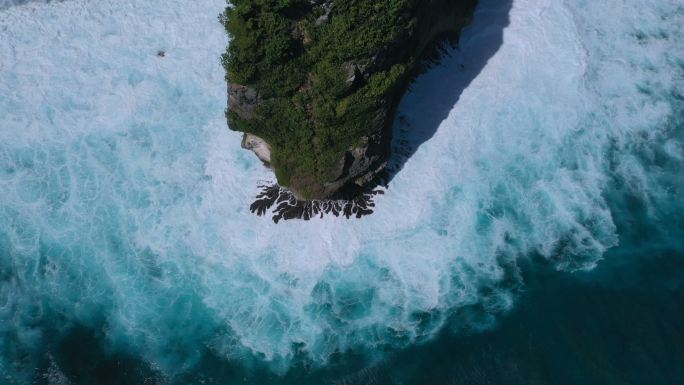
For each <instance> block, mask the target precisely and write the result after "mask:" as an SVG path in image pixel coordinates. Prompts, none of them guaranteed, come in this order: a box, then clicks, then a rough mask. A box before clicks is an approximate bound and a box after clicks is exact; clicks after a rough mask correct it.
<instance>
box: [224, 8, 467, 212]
mask: <svg viewBox="0 0 684 385" xmlns="http://www.w3.org/2000/svg"><path fill="white" fill-rule="evenodd" d="M475 1H476V0H422V1H421V0H327V1H325V0H289V1H288V0H259V1H257V0H234V1H233V2H232V3H233V5H232V6H230V7H228V8H227V9H226V12H225V13H224V14H223V15H222V16H221V21H222V22H223V24H224V26H225V27H226V30H227V32H228V34H229V35H230V37H231V43H230V45H229V48H228V50H227V52H226V53H225V54H224V55H223V64H224V66H225V68H226V73H227V79H228V81H229V86H228V87H229V90H228V92H229V97H228V109H227V113H226V115H227V118H228V122H229V127H230V128H231V129H233V130H237V131H241V132H244V133H245V138H244V140H243V147H245V148H248V149H252V150H254V151H255V153H256V154H257V156H259V158H260V159H261V160H262V161H264V163H265V164H266V165H268V166H269V167H271V168H273V170H274V172H275V174H276V177H277V179H278V183H279V184H280V185H282V186H285V187H288V188H289V189H290V190H291V191H292V192H293V193H294V194H295V195H296V196H297V198H299V199H322V198H329V197H334V195H335V194H336V193H337V192H338V191H340V189H342V188H343V187H344V186H348V185H350V184H352V183H353V184H357V185H363V184H365V183H367V182H369V181H370V180H371V179H373V178H374V176H375V175H376V174H377V173H378V172H380V171H381V170H382V169H383V168H384V167H385V164H386V161H387V158H388V156H389V144H390V139H391V126H392V122H393V118H394V110H395V108H396V106H397V104H398V103H399V100H400V98H401V96H402V94H403V92H404V90H405V88H406V87H407V85H408V83H409V82H410V80H411V78H412V76H414V75H415V72H416V71H417V68H418V65H419V62H420V60H421V58H423V57H425V56H428V55H430V54H431V51H432V50H433V49H434V48H435V47H436V44H435V43H436V42H437V41H438V39H440V38H443V37H447V36H451V37H455V36H456V35H457V34H458V31H459V30H460V28H461V27H462V26H463V25H465V24H466V23H467V22H468V21H469V19H470V17H471V15H472V11H473V9H474V7H475Z"/></svg>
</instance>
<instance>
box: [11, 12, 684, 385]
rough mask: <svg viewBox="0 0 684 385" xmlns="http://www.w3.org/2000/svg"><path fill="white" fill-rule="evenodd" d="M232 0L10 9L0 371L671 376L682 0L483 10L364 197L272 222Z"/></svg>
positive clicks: (675, 335)
mask: <svg viewBox="0 0 684 385" xmlns="http://www.w3.org/2000/svg"><path fill="white" fill-rule="evenodd" d="M224 5H225V4H224V3H223V2H222V1H221V0H197V1H192V2H187V1H181V0H165V1H161V0H117V1H113V0H74V1H63V2H58V1H53V2H24V1H5V2H2V1H0V383H7V384H29V383H39V384H43V383H45V384H93V383H119V384H120V383H132V384H142V383H158V384H166V383H172V384H174V383H177V384H191V383H221V384H222V383H237V382H238V381H239V382H242V383H260V384H266V383H269V382H272V383H307V381H309V383H312V384H325V383H344V384H353V383H359V384H361V383H388V384H389V383H396V384H399V383H404V384H405V383H427V384H440V383H444V384H447V383H468V384H473V383H497V382H499V383H501V382H500V381H503V382H509V383H511V382H514V381H518V380H520V381H519V383H554V384H558V383H608V381H613V382H614V383H630V382H631V383H647V382H648V383H659V382H660V383H677V382H682V381H684V373H682V365H681V362H682V361H681V360H678V358H681V359H682V360H684V352H682V348H681V346H684V341H683V340H682V336H683V335H684V310H682V305H681V304H682V303H684V301H683V300H682V299H684V295H682V292H684V289H683V286H682V279H681V277H682V275H681V274H677V272H680V273H681V272H682V271H683V269H684V262H683V260H684V257H683V255H684V241H683V239H684V220H683V219H682V218H683V217H682V214H683V212H684V200H683V199H682V191H683V189H684V173H683V172H682V170H683V166H684V164H683V163H684V45H682V44H681V42H682V41H684V6H683V5H682V4H681V2H680V1H679V0H640V1H637V0H605V1H600V2H592V1H583V0H565V1H560V0H554V1H552V0H514V1H513V2H512V3H511V2H510V1H497V0H482V1H481V4H480V6H479V8H478V10H477V13H476V15H475V22H474V24H473V25H472V26H471V27H469V28H468V29H466V30H465V31H464V33H463V36H462V38H461V43H460V46H459V48H458V49H452V50H450V52H449V56H447V57H445V58H444V60H443V61H442V62H441V64H439V65H437V66H434V67H433V68H432V69H431V70H430V71H428V72H427V73H426V74H424V75H422V76H421V77H420V78H419V79H418V80H417V82H416V83H415V84H414V85H413V86H412V87H411V91H410V92H409V93H408V94H407V95H406V96H405V98H404V100H403V101H402V104H401V106H400V107H399V111H398V118H397V122H396V130H397V132H402V130H403V132H405V133H406V134H405V135H407V140H409V141H410V140H411V135H412V134H411V132H413V135H417V136H418V137H420V136H421V135H423V136H425V135H424V133H425V132H429V133H430V134H429V135H428V136H429V138H422V139H419V140H416V143H420V145H419V146H416V148H414V149H412V150H411V152H412V155H411V156H410V157H409V158H408V159H406V160H405V162H403V164H402V170H401V171H400V172H399V173H397V175H395V177H394V178H393V180H392V182H391V184H390V186H389V189H388V190H387V191H386V194H385V195H384V196H382V197H380V198H379V199H377V202H376V204H377V207H376V210H375V213H374V214H373V215H371V216H368V217H364V218H363V219H360V220H353V221H348V220H345V219H341V218H335V217H332V216H330V217H325V218H324V219H321V220H311V221H308V222H305V221H289V222H287V223H281V224H278V225H276V224H274V223H273V222H272V221H271V220H270V219H269V218H264V217H256V216H254V215H251V214H250V213H249V204H250V203H251V201H252V200H253V198H254V195H255V194H256V192H257V189H256V186H257V185H258V184H259V182H260V181H264V180H266V181H268V180H272V179H273V176H272V175H271V174H270V172H268V170H266V169H264V168H263V166H262V165H261V164H260V162H259V161H258V160H257V159H256V158H255V157H254V156H253V155H252V154H251V153H250V152H247V151H244V150H242V149H241V148H240V139H241V137H240V135H239V134H238V133H234V132H231V131H229V130H228V129H227V128H226V126H225V118H224V108H225V105H226V85H225V80H224V72H223V69H222V68H221V66H220V63H219V56H220V54H221V53H222V52H223V51H224V49H225V46H226V44H228V42H227V38H226V36H225V33H224V31H223V29H222V27H221V25H220V24H219V23H218V19H217V15H218V14H219V13H220V12H221V11H222V8H223V7H224ZM488 21H491V22H488ZM483 50H485V51H486V54H484V55H483ZM159 51H164V52H165V55H164V56H163V57H161V56H159V55H158V52H159ZM454 90H458V91H459V93H458V94H457V95H454V92H453V91H454ZM423 139H427V140H423ZM642 283H643V284H642ZM594 295H595V300H589V299H586V298H592V296H594ZM611 306H612V307H611ZM606 309H608V310H606ZM583 314H588V315H587V316H584V317H583V316H582V315H583ZM592 314H596V317H592V316H591V315H592ZM616 314H618V315H616ZM554 317H555V318H554ZM572 317H576V318H572ZM611 317H614V318H611ZM547 318H548V319H549V322H550V323H544V322H543V320H545V319H547ZM594 322H595V324H594ZM554 325H558V327H557V328H555V327H554ZM582 325H584V326H582ZM592 325H596V326H594V327H592ZM611 325H614V326H615V327H614V328H613V327H611ZM630 327H634V328H635V330H631V329H630ZM636 329H638V332H637V330H636ZM563 333H564V334H563ZM525 336H527V337H525ZM529 336H537V337H529ZM528 338H529V339H528ZM537 338H539V339H540V341H541V339H543V340H544V341H546V342H539V341H537ZM535 341H536V342H535ZM582 341H595V342H596V344H599V345H591V344H590V345H588V346H586V345H583V342H582ZM606 341H615V343H612V344H608V343H607V342H606ZM625 341H628V342H625ZM630 341H631V342H630ZM668 341H669V342H668ZM672 341H675V342H676V341H679V342H680V343H678V344H677V343H674V342H672ZM587 343H588V342H587ZM621 343H623V344H626V347H624V346H623V345H620V344H621ZM600 344H604V345H605V346H604V345H600ZM649 344H651V345H649ZM646 345H648V346H646ZM601 346H604V348H602V347H601ZM528 348H529V349H528ZM406 349H408V350H406ZM478 349H485V350H478ZM625 352H628V353H625ZM523 353H524V354H523ZM621 355H624V359H617V358H616V357H617V356H621ZM416 357H430V358H425V359H420V360H419V359H417V358H416ZM492 357H494V358H492ZM644 357H645V358H644ZM654 357H660V358H662V359H656V358H654ZM566 358H573V360H574V361H573V360H566ZM641 358H644V359H643V360H642V359H641ZM668 359H669V360H672V361H668ZM497 360H498V361H497ZM544 360H547V361H544ZM677 362H679V365H677ZM412 365H414V366H412ZM483 365H484V366H483ZM511 368H514V369H515V370H513V369H511ZM511 373H512V374H511ZM559 373H569V375H567V376H565V375H564V376H560V377H559ZM656 374H657V375H656ZM488 376H489V377H488ZM516 376H517V377H516ZM640 376H641V377H640ZM658 376H659V377H658ZM644 378H647V379H648V381H647V382H643V381H644ZM478 381H479V382H478ZM592 381H593V382H592Z"/></svg>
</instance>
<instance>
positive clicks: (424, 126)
mask: <svg viewBox="0 0 684 385" xmlns="http://www.w3.org/2000/svg"><path fill="white" fill-rule="evenodd" d="M512 6H513V0H479V3H478V5H477V7H476V9H475V12H474V15H473V20H472V22H471V23H470V25H468V26H467V27H466V28H464V29H463V30H462V31H461V34H460V37H459V39H458V43H457V44H453V45H451V44H450V43H449V42H444V43H443V44H441V45H439V46H438V48H437V54H436V55H434V56H432V59H426V60H425V61H424V62H423V66H422V71H421V72H420V74H419V75H417V76H416V78H415V79H414V81H413V82H411V84H410V86H409V88H408V91H407V92H406V94H404V96H403V97H402V100H401V102H400V103H399V106H398V108H397V109H396V113H395V119H394V122H393V126H392V142H391V147H390V148H391V150H390V156H389V159H388V163H387V167H386V168H385V170H384V171H383V172H382V173H380V174H379V175H377V176H376V178H375V179H374V180H372V181H370V182H369V183H368V184H367V185H364V186H357V185H356V184H353V183H352V184H348V185H347V186H345V187H344V188H342V189H341V190H340V191H339V192H338V194H337V196H336V197H334V198H333V199H329V200H320V201H319V200H314V201H299V200H297V199H296V198H295V196H294V195H293V194H292V193H291V192H290V191H288V190H287V189H284V188H281V187H280V186H278V185H277V184H272V183H266V184H263V185H260V186H259V189H260V193H259V194H258V195H257V197H256V200H255V201H254V203H252V205H251V206H250V211H252V212H253V213H255V214H257V215H259V216H262V215H267V214H269V213H272V214H273V221H275V222H276V223H278V222H279V221H280V220H288V219H304V220H309V219H312V218H315V217H317V216H320V217H322V216H323V215H326V214H332V215H335V216H344V217H346V218H351V217H356V218H360V217H362V216H366V215H370V214H372V213H373V210H374V208H375V203H374V199H375V197H376V196H377V195H378V194H383V193H384V190H383V189H382V188H380V187H388V186H389V184H390V182H391V181H392V179H393V178H394V177H395V176H396V175H397V174H398V173H399V172H400V171H401V170H402V169H403V168H404V165H405V164H406V162H407V161H408V160H409V159H410V158H411V156H413V155H414V154H415V153H416V151H417V150H418V148H419V147H420V146H421V145H422V144H423V143H425V142H427V141H428V140H430V138H432V137H433V136H434V134H435V133H436V132H437V130H438V129H439V127H440V125H441V124H442V122H444V120H446V118H447V117H448V116H449V113H450V112H451V110H452V109H453V108H454V106H455V105H456V103H457V102H458V100H459V98H460V97H461V94H462V93H463V91H464V90H465V89H466V88H468V86H469V85H470V83H471V82H472V81H473V80H474V79H475V78H476V77H477V76H478V75H479V74H480V72H482V69H484V68H485V66H486V65H487V63H488V62H489V59H491V58H492V57H493V56H494V54H496V52H497V51H498V50H499V48H500V47H501V45H502V44H503V31H504V29H505V28H506V27H507V26H508V25H509V13H510V10H511V8H512ZM435 58H436V59H435ZM408 105H410V106H411V108H412V109H415V110H417V111H419V113H417V114H413V115H414V117H415V118H416V122H408V121H407V119H406V117H405V116H404V115H402V110H404V111H405V110H406V108H407V106H408Z"/></svg>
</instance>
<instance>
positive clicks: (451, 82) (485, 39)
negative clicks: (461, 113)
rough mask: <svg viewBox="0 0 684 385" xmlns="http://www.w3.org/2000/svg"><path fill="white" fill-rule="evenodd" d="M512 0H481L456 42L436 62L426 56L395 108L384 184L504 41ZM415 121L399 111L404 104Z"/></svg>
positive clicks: (427, 137) (444, 116)
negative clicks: (420, 68) (422, 67)
mask: <svg viewBox="0 0 684 385" xmlns="http://www.w3.org/2000/svg"><path fill="white" fill-rule="evenodd" d="M512 6H513V0H480V1H479V2H478V5H477V8H476V9H475V13H474V16H473V21H472V23H471V24H470V25H468V26H467V27H466V28H464V29H463V31H461V35H460V37H459V41H458V43H457V44H455V45H453V46H451V45H449V44H448V43H444V44H443V45H442V46H441V52H440V53H441V55H440V56H439V58H438V59H437V62H436V63H432V62H430V61H427V63H426V67H425V69H424V70H423V72H422V73H421V74H420V75H419V76H417V78H416V79H415V80H414V81H413V82H412V83H411V85H410V87H409V90H408V91H407V92H406V94H405V95H404V96H403V97H402V100H401V102H400V104H399V107H398V108H397V111H396V116H395V120H394V125H393V128H392V144H391V154H390V158H389V162H388V166H387V169H386V171H387V172H386V174H385V175H384V180H383V181H382V183H380V184H382V185H388V184H389V183H390V182H391V181H392V179H393V178H394V176H396V175H397V174H398V173H399V172H400V171H401V170H402V169H403V168H404V165H405V164H406V162H407V161H408V160H409V159H410V158H411V157H412V156H413V155H414V154H415V153H416V151H417V150H418V148H420V146H421V145H422V144H423V143H425V142H427V141H428V140H430V139H431V138H432V137H433V136H434V134H435V133H436V132H437V130H438V129H439V127H440V125H441V124H442V122H444V121H445V120H446V119H447V117H448V116H449V113H450V112H451V111H452V110H453V108H454V106H455V105H456V103H458V100H459V99H460V97H461V94H462V93H463V91H464V90H465V89H466V88H468V86H469V85H470V83H471V82H472V81H473V80H474V79H475V78H477V77H478V75H479V74H480V73H481V72H482V70H483V69H484V68H485V66H486V65H487V63H488V62H489V60H490V59H491V58H492V57H493V56H494V55H495V54H496V52H498V50H499V48H501V45H502V44H503V31H504V29H506V27H507V26H508V25H509V23H510V19H509V13H510V10H511V8H512ZM409 105H410V108H411V109H412V110H415V111H418V112H415V113H412V117H413V118H414V119H415V121H408V120H407V118H406V115H404V114H402V111H406V109H407V108H408V106H409Z"/></svg>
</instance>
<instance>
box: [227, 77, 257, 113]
mask: <svg viewBox="0 0 684 385" xmlns="http://www.w3.org/2000/svg"><path fill="white" fill-rule="evenodd" d="M259 102H260V98H259V96H258V95H257V92H256V90H254V89H253V88H250V87H247V86H243V85H240V84H237V83H229V84H228V110H229V111H232V112H234V113H236V114H237V115H238V116H240V117H241V118H242V119H245V120H249V119H252V118H254V112H255V110H256V108H257V107H258V106H259Z"/></svg>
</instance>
